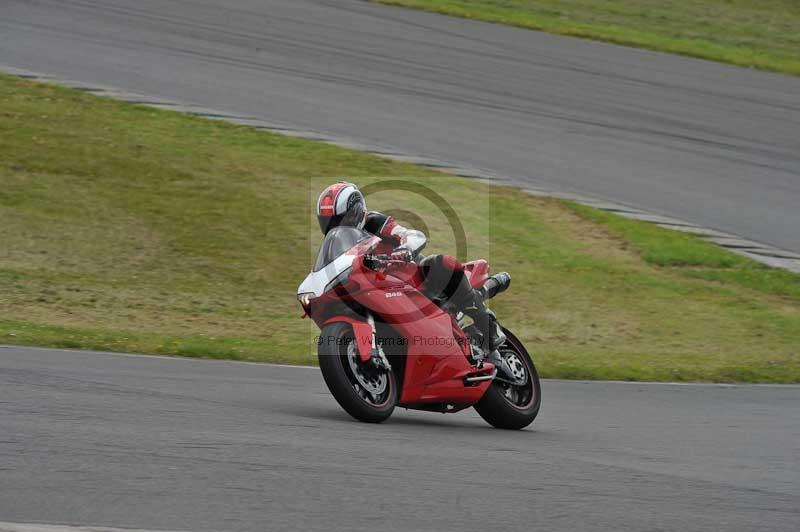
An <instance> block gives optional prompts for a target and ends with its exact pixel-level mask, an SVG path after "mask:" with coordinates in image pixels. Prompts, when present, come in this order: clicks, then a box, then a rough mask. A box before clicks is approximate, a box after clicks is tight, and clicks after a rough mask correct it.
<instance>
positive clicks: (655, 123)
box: [0, 0, 800, 252]
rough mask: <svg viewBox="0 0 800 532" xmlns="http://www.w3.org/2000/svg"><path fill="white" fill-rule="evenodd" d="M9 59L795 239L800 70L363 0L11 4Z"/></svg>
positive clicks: (39, 0)
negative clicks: (799, 73) (797, 74)
mask: <svg viewBox="0 0 800 532" xmlns="http://www.w3.org/2000/svg"><path fill="white" fill-rule="evenodd" d="M0 63H2V64H6V65H8V66H14V67H18V68H26V69H31V70H34V71H40V72H44V73H49V74H53V75H59V76H63V77H67V78H71V79H75V80H80V81H85V82H89V83H96V84H105V85H110V86H115V87H118V88H122V89H127V90H131V91H137V92H142V93H145V94H150V95H154V96H160V97H164V98H170V99H173V100H177V101H183V102H187V103H195V104H199V105H204V106H207V107H210V108H214V109H221V110H225V111H228V112H234V113H244V114H246V115H247V116H255V117H258V118H263V119H268V120H273V121H277V122H278V123H283V124H287V125H292V126H295V127H300V128H307V129H311V130H315V131H319V132H323V133H327V134H331V135H335V136H340V137H344V138H349V139H354V140H356V141H362V142H368V143H377V144H379V145H388V146H391V147H395V148H398V149H400V150H403V151H404V152H405V153H414V154H417V155H422V156H429V157H434V158H438V159H441V160H444V161H449V162H453V163H457V164H461V165H471V166H473V167H477V168H482V169H484V170H489V171H493V172H496V173H500V174H503V175H508V176H510V177H512V178H515V179H518V180H520V181H524V182H527V183H529V184H532V185H536V186H543V187H549V188H551V189H556V190H561V191H567V192H577V193H582V194H585V195H591V196H594V197H598V198H601V199H609V200H613V201H619V202H623V203H628V204H630V205H633V206H636V207H640V208H644V209H646V210H649V211H651V212H654V213H660V214H665V215H669V216H673V217H677V218H680V219H684V220H687V221H689V222H693V223H696V224H699V225H703V226H706V227H711V228H716V229H720V230H723V231H726V232H729V233H733V234H737V235H740V236H743V237H747V238H750V239H753V240H757V241H760V242H763V243H766V244H772V245H775V246H778V247H782V248H784V249H788V250H791V251H794V252H800V230H799V228H800V208H798V205H800V78H794V77H789V76H782V75H778V74H770V73H763V72H756V71H752V70H748V69H743V68H736V67H730V66H725V65H720V64H716V63H711V62H706V61H700V60H694V59H689V58H682V57H677V56H671V55H667V54H659V53H654V52H649V51H643V50H635V49H629V48H624V47H619V46H613V45H607V44H602V43H597V42H590V41H583V40H578V39H571V38H565V37H558V36H551V35H547V34H543V33H539V32H534V31H527V30H521V29H515V28H509V27H503V26H499V25H491V24H484V23H478V22H473V21H467V20H461V19H456V18H449V17H444V16H439V15H434V14H428V13H422V12H416V11H406V10H402V9H398V8H389V7H386V6H379V5H374V4H370V3H366V2H362V1H356V0H137V1H136V2H131V1H130V0H0Z"/></svg>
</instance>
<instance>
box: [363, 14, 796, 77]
mask: <svg viewBox="0 0 800 532" xmlns="http://www.w3.org/2000/svg"><path fill="white" fill-rule="evenodd" d="M375 1H378V2H381V3H384V4H392V5H399V6H406V7H413V8H418V9H425V10H428V11H434V12H438V13H445V14H449V15H456V16H461V17H467V18H474V19H478V20H485V21H489V22H497V23H501V24H510V25H514V26H521V27H524V28H532V29H537V30H543V31H547V32H550V33H557V34H561V35H572V36H576V37H584V38H589V39H598V40H603V41H609V42H613V43H618V44H624V45H628V46H638V47H641V48H649V49H652V50H659V51H662V52H670V53H676V54H683V55H689V56H694V57H700V58H704V59H711V60H714V61H722V62H726V63H732V64H734V65H739V66H745V67H754V68H760V69H765V70H774V71H776V72H784V73H787V74H795V75H798V74H800V30H799V29H798V28H800V2H797V1H795V0H375Z"/></svg>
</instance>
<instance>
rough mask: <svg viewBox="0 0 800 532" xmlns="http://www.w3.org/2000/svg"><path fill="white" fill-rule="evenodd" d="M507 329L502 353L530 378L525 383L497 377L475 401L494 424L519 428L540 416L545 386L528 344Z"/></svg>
mask: <svg viewBox="0 0 800 532" xmlns="http://www.w3.org/2000/svg"><path fill="white" fill-rule="evenodd" d="M503 332H504V333H505V335H506V342H505V343H504V344H503V345H502V346H500V349H499V350H500V355H501V356H503V357H504V358H506V360H509V361H511V362H512V364H511V365H512V367H513V368H514V369H515V370H516V371H515V373H517V371H524V372H525V373H526V374H527V381H526V383H525V384H523V385H521V386H514V385H510V384H508V383H505V382H501V381H493V382H492V384H491V385H490V386H489V388H488V389H487V390H486V393H485V394H484V395H483V397H482V398H481V400H480V401H478V403H477V404H476V405H475V410H477V412H478V414H480V416H481V417H482V418H483V419H484V420H485V421H486V422H487V423H489V424H490V425H492V426H493V427H496V428H498V429H511V430H519V429H522V428H525V427H527V426H528V425H530V424H531V423H533V420H534V419H536V416H537V414H538V413H539V407H540V406H541V404H542V388H541V384H540V383H539V374H538V372H537V371H536V366H534V364H533V360H531V356H530V355H529V354H528V351H527V349H525V346H524V345H522V342H520V341H519V339H517V337H516V336H514V335H513V334H511V332H509V331H508V330H506V329H505V328H503Z"/></svg>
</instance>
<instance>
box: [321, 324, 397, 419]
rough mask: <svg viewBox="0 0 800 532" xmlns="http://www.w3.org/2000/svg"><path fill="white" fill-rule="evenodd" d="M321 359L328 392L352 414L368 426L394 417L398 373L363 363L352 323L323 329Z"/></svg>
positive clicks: (328, 326) (327, 326) (331, 325)
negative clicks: (395, 374) (396, 375)
mask: <svg viewBox="0 0 800 532" xmlns="http://www.w3.org/2000/svg"><path fill="white" fill-rule="evenodd" d="M317 356H318V358H319V368H320V370H321V371H322V377H323V379H325V384H326V385H327V386H328V390H330V392H331V394H332V395H333V398H334V399H336V402H337V403H339V405H340V406H341V407H342V408H344V410H345V411H346V412H347V413H348V414H350V415H351V416H353V417H354V418H356V419H357V420H359V421H364V422H366V423H380V422H382V421H385V420H386V419H387V418H388V417H389V416H390V415H392V411H394V407H395V405H396V404H397V382H396V379H395V376H394V373H393V372H392V371H391V370H388V369H383V368H378V367H377V366H375V365H374V364H373V363H372V362H371V361H367V362H363V361H362V360H361V357H360V356H359V354H358V345H357V343H356V338H355V334H354V333H353V328H352V327H351V326H350V325H349V324H347V323H342V322H336V323H331V324H329V325H326V326H325V327H323V329H322V331H321V333H320V341H319V343H318V346H317Z"/></svg>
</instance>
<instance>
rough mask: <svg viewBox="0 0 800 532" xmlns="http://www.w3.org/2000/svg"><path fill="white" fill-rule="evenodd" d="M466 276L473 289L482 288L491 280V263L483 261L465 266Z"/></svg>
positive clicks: (468, 263)
mask: <svg viewBox="0 0 800 532" xmlns="http://www.w3.org/2000/svg"><path fill="white" fill-rule="evenodd" d="M464 274H465V275H466V276H467V279H469V284H470V285H471V286H472V288H480V287H482V286H483V284H484V283H485V282H486V281H487V280H488V279H489V263H488V262H486V261H485V260H483V259H480V260H475V261H472V262H467V263H465V264H464Z"/></svg>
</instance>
